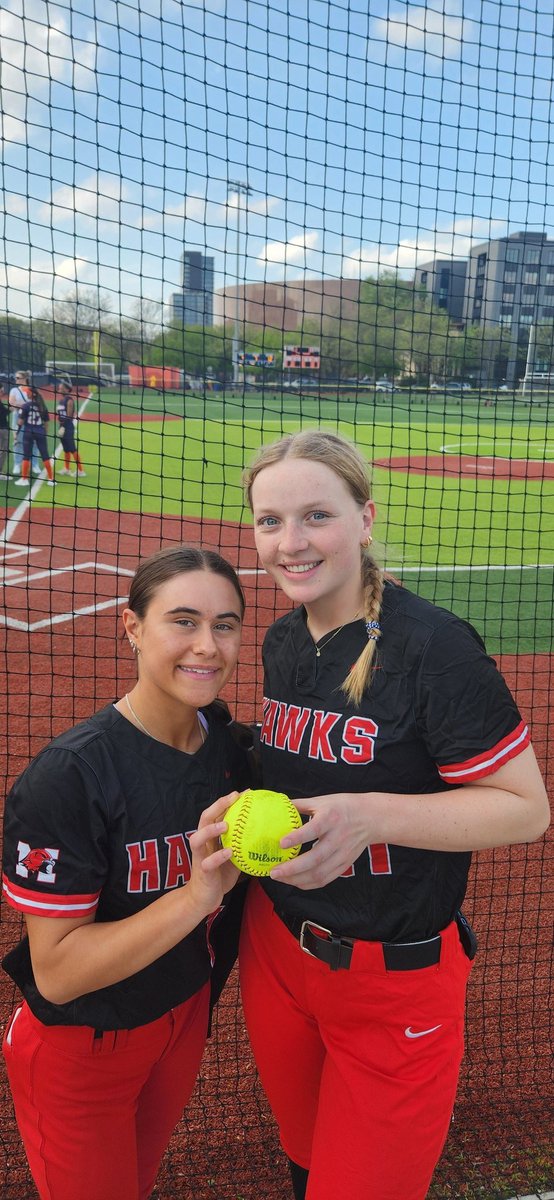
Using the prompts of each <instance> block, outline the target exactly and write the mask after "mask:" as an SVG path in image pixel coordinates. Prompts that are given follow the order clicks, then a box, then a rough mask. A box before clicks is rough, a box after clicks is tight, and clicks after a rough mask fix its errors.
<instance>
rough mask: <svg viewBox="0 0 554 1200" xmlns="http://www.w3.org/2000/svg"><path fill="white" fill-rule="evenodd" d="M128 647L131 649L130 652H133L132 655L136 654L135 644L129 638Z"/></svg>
mask: <svg viewBox="0 0 554 1200" xmlns="http://www.w3.org/2000/svg"><path fill="white" fill-rule="evenodd" d="M129 645H130V647H131V650H132V651H133V654H136V652H137V643H136V642H134V641H133V640H132V638H129Z"/></svg>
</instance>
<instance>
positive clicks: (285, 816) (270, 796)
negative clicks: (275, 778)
mask: <svg viewBox="0 0 554 1200" xmlns="http://www.w3.org/2000/svg"><path fill="white" fill-rule="evenodd" d="M224 820H225V821H227V825H228V827H229V828H228V830H227V832H226V833H222V834H221V844H222V846H226V847H230V848H231V850H232V851H233V853H232V855H231V862H232V863H234V864H235V867H238V868H239V870H240V871H244V872H245V874H246V875H269V872H270V871H271V869H272V867H276V866H277V864H278V863H283V862H288V860H289V859H290V858H296V855H297V854H299V852H300V846H291V847H290V848H289V849H288V850H283V848H282V846H280V845H279V842H280V840H281V838H282V837H284V836H285V834H286V833H290V831H291V829H299V828H300V826H301V824H302V818H301V816H300V813H299V812H298V809H297V808H295V806H294V804H293V803H292V801H291V800H289V798H288V796H285V795H283V793H282V792H270V791H267V790H266V788H254V789H252V788H248V789H247V791H246V792H242V793H241V795H240V796H239V797H238V798H237V799H236V800H235V801H234V802H233V804H231V806H230V808H228V809H227V812H226V813H225V816H224Z"/></svg>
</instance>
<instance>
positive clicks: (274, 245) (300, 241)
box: [257, 230, 319, 267]
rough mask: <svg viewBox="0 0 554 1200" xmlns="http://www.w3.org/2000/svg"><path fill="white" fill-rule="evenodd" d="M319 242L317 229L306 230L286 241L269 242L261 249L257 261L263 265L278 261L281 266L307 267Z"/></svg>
mask: <svg viewBox="0 0 554 1200" xmlns="http://www.w3.org/2000/svg"><path fill="white" fill-rule="evenodd" d="M318 242H319V233H318V232H317V230H313V231H312V232H310V233H308V231H307V230H306V231H305V232H304V233H299V234H297V235H296V237H293V238H290V239H289V240H288V241H286V242H267V243H266V245H265V246H264V247H263V249H262V250H261V251H260V253H259V255H258V258H257V261H258V263H259V264H260V265H262V266H263V264H264V263H277V264H279V265H280V266H292V265H294V266H303V267H307V266H308V262H309V260H310V259H311V258H312V257H313V251H315V250H316V248H317V244H318Z"/></svg>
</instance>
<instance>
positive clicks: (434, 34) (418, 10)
mask: <svg viewBox="0 0 554 1200" xmlns="http://www.w3.org/2000/svg"><path fill="white" fill-rule="evenodd" d="M449 10H450V11H449ZM461 13H462V8H461V5H459V4H457V3H452V4H450V5H448V4H447V5H446V6H445V8H444V9H443V8H442V7H440V8H439V7H436V8H435V7H434V5H432V4H429V5H423V4H421V5H415V4H409V3H407V4H399V5H397V6H396V7H395V8H394V9H391V11H390V13H389V15H388V16H387V17H376V18H375V19H374V20H373V22H372V25H371V36H372V37H376V38H382V39H383V40H384V41H386V42H389V43H390V44H392V45H394V46H399V47H401V48H402V49H406V50H422V51H424V52H425V53H427V54H431V55H434V56H436V57H437V58H456V57H458V56H459V55H460V54H461V50H462V42H467V41H468V40H474V39H475V33H474V23H473V22H472V21H470V20H468V19H467V18H466V17H463V16H462V15H461Z"/></svg>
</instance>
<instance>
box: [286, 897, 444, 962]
mask: <svg viewBox="0 0 554 1200" xmlns="http://www.w3.org/2000/svg"><path fill="white" fill-rule="evenodd" d="M275 912H276V914H277V916H278V917H279V919H280V920H281V921H282V922H283V924H284V925H286V927H287V929H288V930H290V932H291V933H292V934H293V936H294V937H295V938H297V939H298V942H299V943H300V948H301V949H302V950H304V952H305V954H310V955H311V957H312V958H318V959H319V961H320V962H324V963H327V965H328V966H329V967H330V968H331V970H332V971H338V970H340V969H341V968H342V970H345V971H347V970H348V968H349V966H350V962H351V959H352V951H353V949H354V946H355V944H356V941H357V940H359V939H356V938H349V937H337V936H336V934H334V933H332V932H331V930H330V929H325V928H324V926H323V925H317V924H316V922H315V921H303V920H302V918H301V917H291V916H289V915H288V913H284V912H282V911H279V909H277V908H276V909H275ZM380 945H381V947H382V950H383V961H384V964H385V967H386V969H387V971H418V970H419V969H420V968H421V967H433V966H435V965H436V963H438V962H440V956H441V936H440V933H438V934H437V935H436V936H435V937H432V938H426V939H425V941H422V942H381V943H380Z"/></svg>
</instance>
